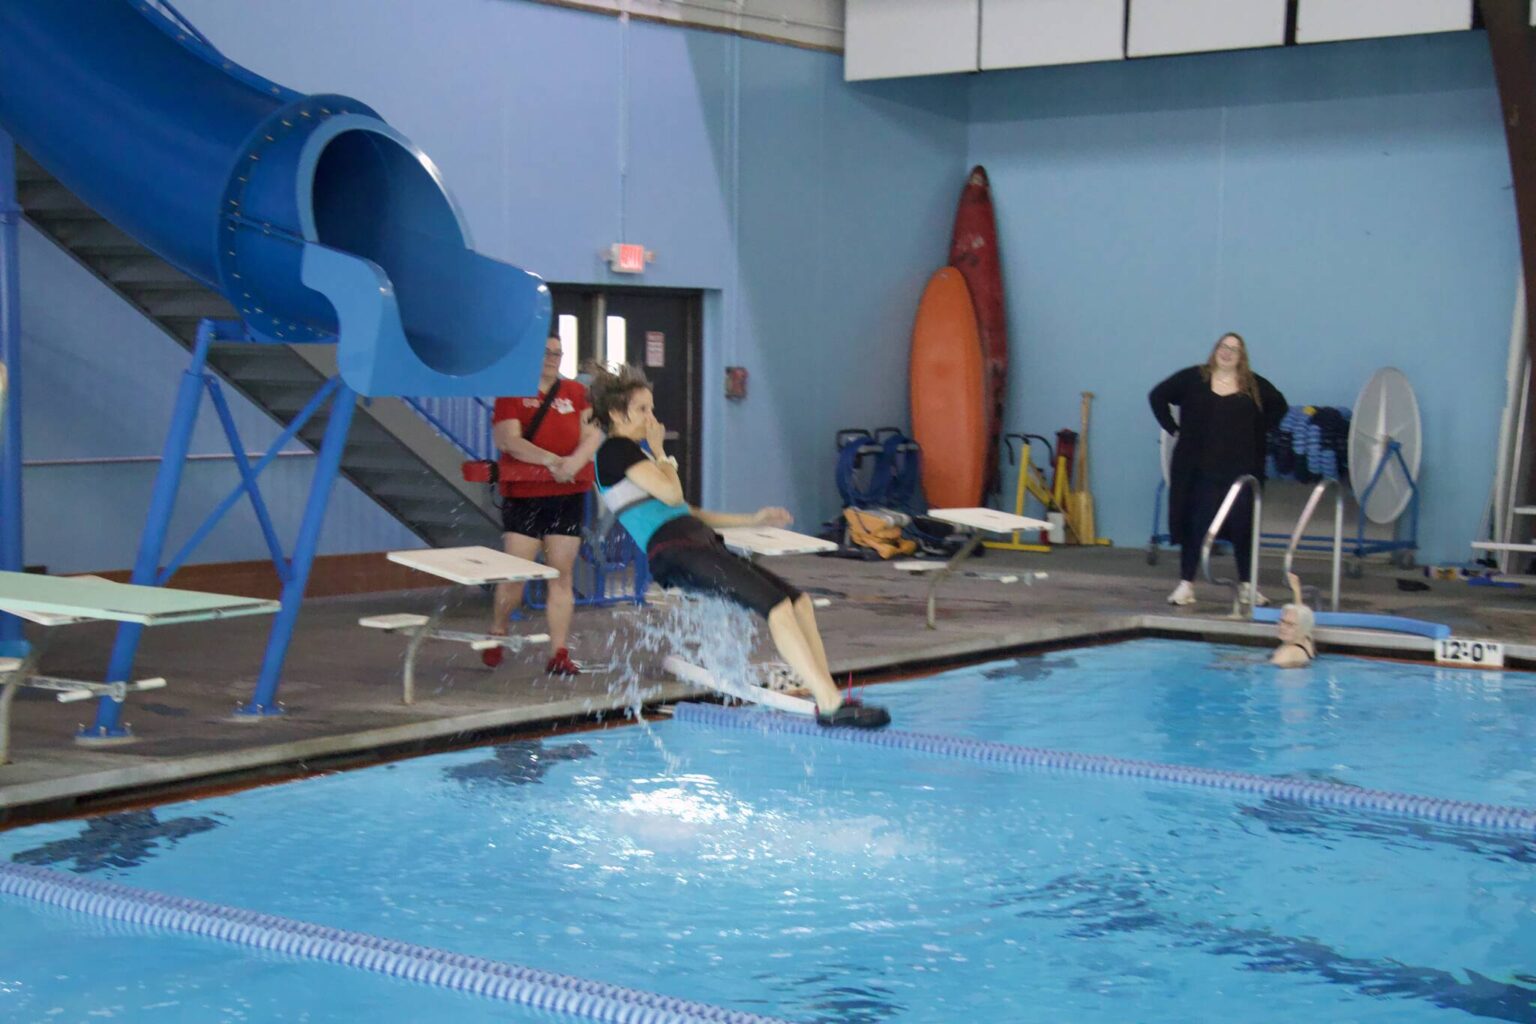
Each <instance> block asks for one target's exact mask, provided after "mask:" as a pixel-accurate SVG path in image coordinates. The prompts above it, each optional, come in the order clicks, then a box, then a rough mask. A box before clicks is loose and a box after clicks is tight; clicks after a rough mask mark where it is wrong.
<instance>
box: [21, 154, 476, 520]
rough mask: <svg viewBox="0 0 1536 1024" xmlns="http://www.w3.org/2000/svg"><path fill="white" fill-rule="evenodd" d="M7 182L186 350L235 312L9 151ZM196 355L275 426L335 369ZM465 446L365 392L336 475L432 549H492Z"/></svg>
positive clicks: (396, 402) (262, 357)
mask: <svg viewBox="0 0 1536 1024" xmlns="http://www.w3.org/2000/svg"><path fill="white" fill-rule="evenodd" d="M16 179H17V181H16V186H17V193H18V199H19V200H20V204H21V207H22V211H23V213H24V215H25V216H26V219H27V220H28V221H29V222H30V223H31V224H32V225H33V226H34V227H36V228H37V229H38V230H39V231H41V232H42V233H43V234H44V235H46V236H47V237H48V238H49V239H51V240H52V241H53V242H54V243H55V244H57V245H58V246H59V247H60V248H62V249H63V250H64V251H66V252H67V253H69V254H70V255H71V256H73V257H74V258H75V260H76V261H77V262H79V263H80V264H81V265H82V266H84V267H85V268H87V269H88V270H90V271H91V272H92V273H93V274H95V275H96V277H97V278H99V279H100V280H101V281H103V282H104V283H105V284H107V285H108V286H109V287H111V288H112V289H113V290H114V291H116V292H117V293H118V294H119V295H121V296H122V297H123V298H124V299H126V300H127V301H128V302H129V303H131V304H132V305H133V306H134V307H136V308H137V309H138V310H140V311H141V312H142V313H143V314H144V315H145V316H147V317H148V318H149V319H151V320H153V321H154V322H155V323H156V324H157V325H159V327H160V328H161V329H162V330H163V331H165V333H166V334H167V335H169V336H170V337H171V338H173V339H175V340H176V342H178V343H179V344H180V345H181V346H182V347H184V348H186V349H188V350H190V349H191V348H192V346H193V344H194V343H195V341H196V338H197V327H198V323H199V322H200V321H201V320H202V319H203V318H205V317H213V318H220V319H230V320H235V319H238V318H239V314H238V313H236V311H235V310H234V308H233V307H232V306H230V305H229V303H228V302H227V301H225V299H224V297H223V296H221V295H219V294H218V293H216V292H214V291H212V290H210V289H208V288H206V287H204V286H203V285H202V284H200V283H198V282H197V281H194V280H193V279H192V278H190V277H188V276H186V275H185V274H183V273H181V271H179V270H177V269H176V268H175V267H173V266H171V265H170V264H169V263H166V262H165V261H164V260H162V259H160V257H158V256H156V255H155V254H154V253H152V252H150V251H149V250H148V249H146V248H144V247H143V246H141V245H139V243H138V242H136V241H134V240H133V239H132V238H130V237H129V236H128V235H127V234H125V233H124V232H122V231H120V230H118V229H117V228H116V227H115V226H114V225H112V224H111V223H110V222H109V221H107V220H106V219H105V218H104V217H102V216H101V215H100V214H98V213H97V212H96V211H95V210H93V209H91V208H90V207H89V206H87V205H86V204H85V203H84V202H82V201H81V200H80V199H79V198H78V197H76V196H75V195H74V193H72V192H70V191H69V189H67V188H65V187H64V185H62V184H61V183H60V182H58V181H57V180H56V179H54V178H53V176H52V175H50V174H49V173H48V172H47V170H45V169H44V168H43V167H41V166H40V165H39V164H38V163H37V162H36V161H34V160H33V159H32V158H31V157H30V156H28V155H27V154H26V153H25V152H24V151H22V150H21V149H19V148H18V149H17V151H16ZM208 363H209V365H210V366H211V367H212V368H213V369H214V370H215V371H217V373H218V374H219V375H220V377H222V378H223V379H224V380H225V381H226V382H228V383H229V384H230V385H231V386H232V387H234V388H235V390H237V391H239V392H240V393H241V394H243V395H244V396H245V397H246V398H248V399H250V400H251V401H252V402H253V403H255V405H256V406H258V407H259V408H261V409H262V410H264V411H265V412H267V413H268V414H269V415H270V416H271V417H272V418H273V419H275V420H277V421H278V423H280V424H283V425H285V426H286V425H287V424H288V423H289V422H290V421H291V420H292V419H293V417H294V414H295V413H297V412H298V411H299V410H300V409H302V408H303V407H304V405H305V403H307V402H308V401H309V399H310V398H311V397H312V396H313V395H314V394H315V392H316V391H317V390H319V388H320V385H321V384H322V383H323V382H324V381H325V380H326V378H328V377H329V376H331V375H332V374H333V373H334V372H335V369H336V366H335V347H334V346H332V345H248V344H224V345H219V344H215V345H214V346H213V347H212V348H211V349H210V350H209V358H208ZM460 401H465V402H473V401H474V400H473V399H464V400H460ZM327 422H329V419H328V417H327V416H326V415H325V413H324V412H323V411H322V412H321V413H320V414H319V415H317V416H315V417H314V418H313V419H311V420H310V421H309V422H308V423H306V424H305V425H304V427H303V429H302V430H300V431H299V434H298V437H299V439H300V440H302V441H303V442H304V443H305V444H307V445H308V446H309V447H310V448H311V449H316V450H318V448H319V446H320V441H321V438H322V437H324V435H325V428H326V424H327ZM467 447H468V443H467V442H462V441H460V442H455V440H453V439H451V438H450V437H449V436H448V435H446V434H445V433H443V432H442V431H439V430H438V429H436V428H435V427H434V426H433V425H432V424H431V423H429V422H428V420H427V419H425V418H424V417H423V416H422V415H421V414H420V413H419V412H418V411H417V409H416V408H415V407H413V405H412V403H410V402H409V401H408V400H403V399H398V398H375V399H372V400H369V401H365V402H361V403H360V404H359V405H358V408H357V411H356V414H355V416H354V418H353V422H352V429H351V433H350V434H349V436H348V443H347V447H346V451H345V453H344V454H343V456H342V463H341V473H342V475H344V476H345V477H346V478H347V479H348V480H351V481H352V483H354V484H355V485H357V486H358V487H359V488H361V489H362V491H363V492H364V493H366V494H367V495H368V496H369V497H371V498H372V499H373V500H374V501H376V502H377V503H378V504H379V505H380V506H381V507H382V508H383V509H385V510H386V511H387V512H389V513H390V514H391V515H393V516H394V517H395V518H396V519H398V520H399V521H400V522H401V523H403V524H404V525H405V526H406V527H407V528H408V529H410V530H411V531H412V532H413V533H415V534H416V535H417V536H418V537H420V538H421V539H422V540H423V541H425V542H426V543H428V544H429V545H431V546H433V547H446V546H453V545H458V544H488V545H490V546H492V547H496V548H499V547H500V546H501V540H500V530H501V527H500V520H499V517H498V516H497V515H496V513H495V511H494V510H493V509H492V508H491V506H490V504H489V500H488V495H487V494H486V493H485V492H486V489H485V487H484V485H483V484H467V483H465V482H464V481H463V480H462V479H461V477H460V473H459V464H460V462H461V461H463V459H464V458H465V457H466V455H469V454H470V453H469V452H468V451H467V450H466V449H467ZM473 457H477V458H478V457H483V455H482V454H481V453H475V454H474V455H473Z"/></svg>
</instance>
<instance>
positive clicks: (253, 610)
mask: <svg viewBox="0 0 1536 1024" xmlns="http://www.w3.org/2000/svg"><path fill="white" fill-rule="evenodd" d="M278 607H279V606H278V603H277V602H276V601H269V600H265V599H263V598H255V597H234V596H231V595H229V594H204V593H199V592H197V591H192V590H172V589H170V588H168V587H141V586H136V585H134V584H131V583H114V582H113V581H111V580H106V579H102V578H101V577H99V576H41V575H38V574H36V573H24V572H0V611H5V612H9V613H11V614H12V615H17V616H20V617H21V618H24V619H27V620H28V621H30V622H34V623H37V624H39V625H42V626H50V627H51V626H67V625H71V624H73V623H77V622H96V621H103V620H105V621H111V622H132V623H136V624H138V625H141V626H168V625H175V624H178V623H184V622H206V621H208V620H210V619H224V618H232V617H235V616H242V615H267V614H271V613H273V612H275V611H277V610H278ZM38 660H39V655H38V653H37V652H36V651H34V652H33V653H32V654H31V655H30V656H29V657H28V658H26V659H25V660H23V659H18V658H5V659H0V764H6V763H7V761H8V759H9V755H10V735H11V720H10V719H11V701H12V700H13V699H14V698H15V696H16V691H17V690H18V689H20V688H21V687H23V686H26V687H30V688H32V689H38V690H52V691H55V692H57V693H58V700H60V701H63V702H66V703H67V702H71V701H78V700H88V699H90V698H91V697H97V696H101V697H107V698H109V699H111V700H113V701H115V702H117V703H119V704H121V703H122V702H123V699H124V698H125V697H126V696H127V695H128V694H129V693H133V692H136V691H140V690H157V689H160V688H161V687H163V686H165V680H164V679H163V678H159V677H156V678H153V679H140V680H136V681H133V682H127V681H118V682H106V683H97V682H88V681H86V680H80V679H59V678H55V677H53V676H43V675H38V674H37V673H36V672H35V671H34V670H35V669H36V666H37V662H38ZM128 738H129V737H112V738H110V740H109V739H107V738H105V737H98V736H94V735H91V734H89V733H82V734H81V735H79V736H77V737H76V742H77V743H91V744H96V743H102V742H124V741H125V740H127V739H128Z"/></svg>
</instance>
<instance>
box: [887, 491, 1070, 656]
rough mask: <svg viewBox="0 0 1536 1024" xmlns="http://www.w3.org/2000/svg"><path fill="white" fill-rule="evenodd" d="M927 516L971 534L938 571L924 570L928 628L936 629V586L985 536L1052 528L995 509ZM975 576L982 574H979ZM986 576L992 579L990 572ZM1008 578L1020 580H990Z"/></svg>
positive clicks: (1032, 576)
mask: <svg viewBox="0 0 1536 1024" xmlns="http://www.w3.org/2000/svg"><path fill="white" fill-rule="evenodd" d="M928 516H929V518H931V519H937V520H939V521H940V522H945V523H949V524H950V525H951V526H958V527H960V528H962V529H966V530H970V531H971V536H970V537H969V538H968V539H967V540H966V542H965V543H964V544H963V545H961V547H960V550H959V551H956V552H955V553H954V555H953V556H952V557H951V558H950V559H949V561H947V562H945V563H944V564H943V565H942V566H940V567H938V568H937V569H933V570H928V569H924V570H923V571H924V572H927V573H928V620H927V621H928V628H929V629H937V628H938V596H939V584H941V583H943V582H944V581H945V580H946V579H948V578H949V577H950V576H952V575H954V574H955V573H956V572H958V571H960V566H961V563H963V562H965V561H966V560H967V559H969V558H970V557H971V556H972V555H974V554H975V553H976V549H977V548H978V547H980V546H981V541H982V537H983V535H984V534H988V533H996V534H1011V533H1013V532H1014V531H1016V530H1048V529H1050V525H1051V524H1050V523H1047V522H1046V521H1045V520H1043V519H1031V518H1030V517H1029V516H1020V515H1015V514H1014V513H1012V512H999V511H998V510H997V509H995V508H936V509H929V511H928ZM907 571H909V572H910V571H912V570H911V569H908V570H907ZM977 575H982V574H980V573H978V574H977ZM986 575H988V576H992V574H990V573H988V574H986ZM1007 576H1012V577H1013V579H1012V580H1005V582H1016V581H1017V579H1018V578H1019V576H1018V574H1016V573H1001V574H998V575H997V576H995V577H992V578H997V579H1003V578H1004V577H1007ZM1024 576H1025V577H1026V578H1027V580H1028V581H1029V582H1033V580H1034V579H1035V574H1032V573H1026V574H1024Z"/></svg>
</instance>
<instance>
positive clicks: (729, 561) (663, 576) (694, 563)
mask: <svg viewBox="0 0 1536 1024" xmlns="http://www.w3.org/2000/svg"><path fill="white" fill-rule="evenodd" d="M710 535H711V536H712V537H713V538H714V540H713V542H710V541H708V540H703V539H695V538H692V537H690V538H689V539H688V540H685V541H676V542H672V543H665V542H664V543H661V544H655V545H652V549H653V550H652V551H651V552H650V553H649V554H648V557H649V559H650V568H651V578H652V579H654V580H655V581H656V582H657V583H660V584H661V585H662V586H664V587H677V588H678V589H680V590H687V591H691V592H693V593H700V594H714V595H716V596H718V597H723V598H725V599H726V600H728V601H734V602H735V603H737V604H739V605H741V606H742V607H743V608H747V609H749V610H751V611H754V612H757V614H759V615H761V616H763V618H767V617H768V613H769V612H771V611H773V609H774V608H776V607H777V606H778V605H780V604H781V603H783V602H784V601H785V600H790V601H793V600H795V599H796V598H798V597H799V596H800V591H798V590H796V589H795V588H794V587H793V586H791V585H790V584H788V583H786V582H785V581H784V580H782V579H780V578H779V577H777V576H775V575H774V574H773V573H771V572H769V571H768V570H767V569H764V568H762V567H761V566H759V565H754V564H753V563H751V562H749V561H747V560H746V559H745V558H738V557H737V556H735V555H733V554H731V552H730V550H729V549H728V548H727V547H726V546H725V543H724V542H723V541H721V540H720V538H719V535H718V534H715V533H714V531H712V530H711V531H710Z"/></svg>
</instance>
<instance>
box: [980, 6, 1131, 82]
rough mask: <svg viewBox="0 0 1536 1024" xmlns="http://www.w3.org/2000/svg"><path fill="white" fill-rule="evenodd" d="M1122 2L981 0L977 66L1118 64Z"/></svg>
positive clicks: (1121, 53) (1122, 37) (1122, 34)
mask: <svg viewBox="0 0 1536 1024" xmlns="http://www.w3.org/2000/svg"><path fill="white" fill-rule="evenodd" d="M1124 56H1125V0H981V66H982V68H983V69H993V68H1026V67H1039V66H1041V65H1045V64H1083V63H1086V62H1088V61H1095V60H1120V59H1121V58H1123V57H1124Z"/></svg>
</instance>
